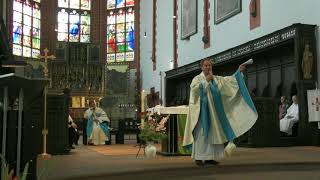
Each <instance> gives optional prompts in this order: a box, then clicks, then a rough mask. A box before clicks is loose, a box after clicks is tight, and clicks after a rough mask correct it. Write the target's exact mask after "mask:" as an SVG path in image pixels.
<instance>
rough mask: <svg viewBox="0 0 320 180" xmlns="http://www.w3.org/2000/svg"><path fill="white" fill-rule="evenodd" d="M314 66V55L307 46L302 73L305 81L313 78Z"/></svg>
mask: <svg viewBox="0 0 320 180" xmlns="http://www.w3.org/2000/svg"><path fill="white" fill-rule="evenodd" d="M312 65H313V55H312V52H311V51H310V45H309V44H306V45H305V47H304V52H303V57H302V64H301V67H302V72H303V78H304V79H311V78H312Z"/></svg>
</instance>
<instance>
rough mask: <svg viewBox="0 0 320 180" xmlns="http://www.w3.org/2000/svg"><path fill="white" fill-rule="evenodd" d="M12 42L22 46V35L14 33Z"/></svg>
mask: <svg viewBox="0 0 320 180" xmlns="http://www.w3.org/2000/svg"><path fill="white" fill-rule="evenodd" d="M12 42H13V43H15V44H21V34H17V33H13V34H12Z"/></svg>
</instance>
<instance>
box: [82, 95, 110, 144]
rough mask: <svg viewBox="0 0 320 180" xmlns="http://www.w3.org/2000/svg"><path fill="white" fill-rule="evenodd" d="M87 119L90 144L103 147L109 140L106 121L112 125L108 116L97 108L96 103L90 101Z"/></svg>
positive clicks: (85, 116) (85, 114) (86, 114)
mask: <svg viewBox="0 0 320 180" xmlns="http://www.w3.org/2000/svg"><path fill="white" fill-rule="evenodd" d="M84 118H85V119H87V120H88V121H87V137H88V144H93V145H103V144H105V141H108V140H109V127H108V126H107V124H106V123H104V121H107V122H108V123H110V119H109V118H108V116H107V114H106V113H105V112H104V111H103V110H102V109H101V108H99V107H96V103H95V101H92V100H91V101H89V109H87V110H86V111H85V113H84Z"/></svg>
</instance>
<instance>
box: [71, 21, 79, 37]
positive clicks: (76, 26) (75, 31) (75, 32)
mask: <svg viewBox="0 0 320 180" xmlns="http://www.w3.org/2000/svg"><path fill="white" fill-rule="evenodd" d="M78 34H79V24H70V35H71V36H77V35H78Z"/></svg>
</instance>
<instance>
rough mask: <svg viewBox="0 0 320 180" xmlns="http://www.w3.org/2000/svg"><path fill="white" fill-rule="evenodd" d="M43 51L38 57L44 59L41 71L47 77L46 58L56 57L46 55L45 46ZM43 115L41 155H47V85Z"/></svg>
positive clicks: (44, 92)
mask: <svg viewBox="0 0 320 180" xmlns="http://www.w3.org/2000/svg"><path fill="white" fill-rule="evenodd" d="M43 52H44V56H42V55H39V56H38V57H39V58H40V59H44V63H45V65H44V69H43V73H44V77H45V78H48V76H49V75H48V74H49V70H48V59H50V60H53V59H55V58H56V57H55V56H54V55H50V56H49V55H48V52H49V50H48V49H47V48H45V49H44V50H43ZM43 94H44V103H43V104H44V107H43V108H44V112H43V113H44V115H43V116H44V117H43V129H42V136H43V153H42V156H49V154H47V135H48V129H47V85H46V86H45V87H44V91H43Z"/></svg>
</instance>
